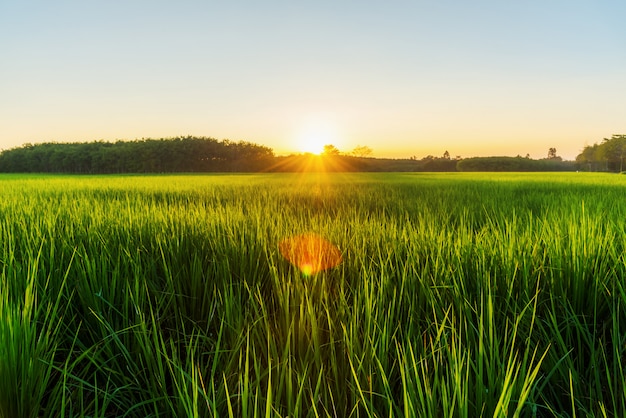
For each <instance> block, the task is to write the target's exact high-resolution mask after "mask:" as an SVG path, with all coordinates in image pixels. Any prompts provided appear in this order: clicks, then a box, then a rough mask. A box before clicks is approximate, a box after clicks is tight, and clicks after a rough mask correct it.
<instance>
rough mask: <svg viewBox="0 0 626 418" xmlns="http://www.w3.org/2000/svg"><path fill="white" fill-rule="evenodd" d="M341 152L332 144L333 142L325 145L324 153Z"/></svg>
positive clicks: (334, 153) (335, 153)
mask: <svg viewBox="0 0 626 418" xmlns="http://www.w3.org/2000/svg"><path fill="white" fill-rule="evenodd" d="M339 154H340V152H339V150H338V149H337V147H336V146H334V145H331V144H327V145H324V151H323V152H322V155H339Z"/></svg>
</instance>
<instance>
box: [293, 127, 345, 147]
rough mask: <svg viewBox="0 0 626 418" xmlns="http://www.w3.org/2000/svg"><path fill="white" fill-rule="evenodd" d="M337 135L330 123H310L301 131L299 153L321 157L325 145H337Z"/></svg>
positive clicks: (298, 139) (298, 137) (298, 141)
mask: <svg viewBox="0 0 626 418" xmlns="http://www.w3.org/2000/svg"><path fill="white" fill-rule="evenodd" d="M336 141H337V133H336V131H335V129H334V128H333V126H331V125H330V124H328V123H320V122H317V123H309V124H308V125H306V126H304V127H303V128H302V129H300V132H299V134H298V136H297V145H296V146H297V148H298V151H300V152H303V153H311V154H315V155H320V154H321V153H322V152H323V151H324V146H325V145H335V144H336Z"/></svg>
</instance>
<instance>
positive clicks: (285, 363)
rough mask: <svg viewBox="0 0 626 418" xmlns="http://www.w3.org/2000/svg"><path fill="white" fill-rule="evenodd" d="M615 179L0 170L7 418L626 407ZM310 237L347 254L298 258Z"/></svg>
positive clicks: (2, 401)
mask: <svg viewBox="0 0 626 418" xmlns="http://www.w3.org/2000/svg"><path fill="white" fill-rule="evenodd" d="M625 191H626V183H624V180H623V179H622V178H621V177H620V176H612V175H588V174H580V173H569V174H559V175H554V174H551V175H550V176H549V177H545V176H543V175H539V174H524V175H518V174H502V175H497V176H493V175H486V174H437V175H434V174H433V175H431V174H351V175H342V174H334V175H323V174H306V175H300V174H297V175H296V174H285V175H283V174H272V175H240V176H237V175H233V176H221V175H212V176H110V177H69V176H3V177H0V215H2V216H1V217H0V274H1V276H0V417H56V416H92V417H112V416H129V417H146V416H193V417H210V416H233V417H239V416H245V417H248V416H250V417H252V416H285V417H286V416H290V417H295V416H303V417H316V416H337V417H346V416H353V417H390V416H393V417H395V416H449V417H474V416H541V417H544V416H555V417H566V416H568V417H569V416H616V417H619V416H624V415H626V385H625V383H626V373H625V372H624V366H626V364H625V363H626V285H625V282H624V277H626V263H625V258H624V250H625V248H626V226H625V224H624V219H625V215H626V200H624V197H623V196H624V192H625ZM304 232H315V233H317V234H320V235H323V236H324V237H326V238H327V239H328V240H330V241H331V242H333V243H335V244H336V245H337V246H338V247H339V248H340V250H341V251H342V255H343V263H342V264H341V265H340V266H338V267H336V268H334V269H331V270H328V271H325V272H321V273H318V274H315V275H312V276H306V275H303V274H302V273H301V272H299V271H298V269H297V268H296V267H295V266H292V265H290V264H289V263H288V262H287V261H286V260H285V259H283V258H282V257H281V255H280V253H279V251H278V243H279V242H280V241H281V240H282V239H284V238H286V237H290V236H294V235H297V234H300V233H304Z"/></svg>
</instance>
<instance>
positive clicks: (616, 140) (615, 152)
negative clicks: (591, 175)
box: [576, 134, 626, 173]
mask: <svg viewBox="0 0 626 418" xmlns="http://www.w3.org/2000/svg"><path fill="white" fill-rule="evenodd" d="M625 159H626V135H623V134H621V135H612V136H611V138H604V139H603V140H602V142H600V143H599V144H598V143H595V144H593V145H587V146H586V147H585V148H583V151H582V152H581V153H580V154H578V156H577V157H576V162H577V163H578V164H579V166H580V167H581V169H582V170H587V171H612V172H616V173H617V172H619V173H621V172H623V171H624V170H625V169H626V161H625Z"/></svg>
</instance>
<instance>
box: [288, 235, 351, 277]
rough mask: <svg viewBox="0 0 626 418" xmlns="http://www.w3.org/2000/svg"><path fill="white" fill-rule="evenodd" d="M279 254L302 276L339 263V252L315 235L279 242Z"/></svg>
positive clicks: (299, 236)
mask: <svg viewBox="0 0 626 418" xmlns="http://www.w3.org/2000/svg"><path fill="white" fill-rule="evenodd" d="M278 248H279V249H280V253H281V254H282V255H283V257H285V258H286V259H287V260H289V262H290V263H291V264H293V265H294V266H296V267H298V268H299V269H300V271H302V274H304V275H305V276H310V275H312V274H315V273H319V272H320V271H323V270H328V269H330V268H333V267H336V266H338V265H339V264H340V263H341V252H340V251H339V249H338V248H337V247H336V246H335V245H334V244H332V243H331V242H330V241H328V240H326V239H325V238H323V237H321V236H319V235H316V234H311V233H309V234H302V235H297V236H295V237H290V238H287V239H285V240H283V241H281V242H280V244H279V246H278Z"/></svg>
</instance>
